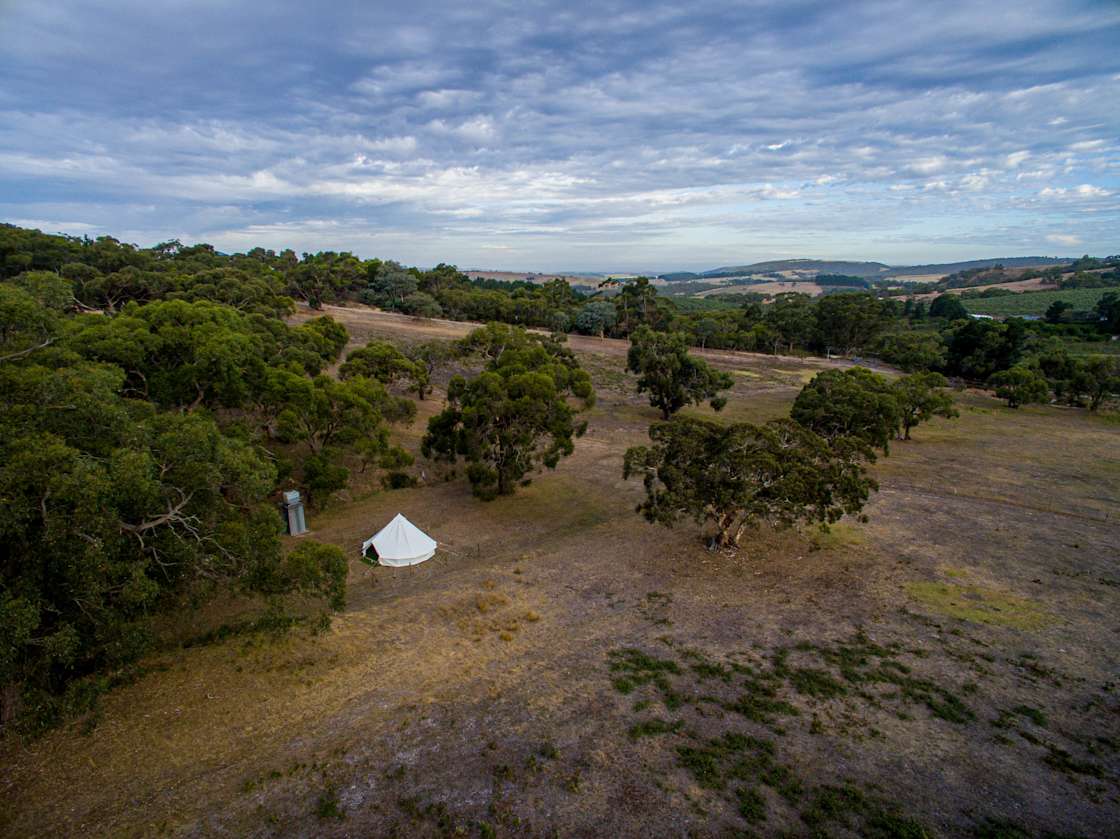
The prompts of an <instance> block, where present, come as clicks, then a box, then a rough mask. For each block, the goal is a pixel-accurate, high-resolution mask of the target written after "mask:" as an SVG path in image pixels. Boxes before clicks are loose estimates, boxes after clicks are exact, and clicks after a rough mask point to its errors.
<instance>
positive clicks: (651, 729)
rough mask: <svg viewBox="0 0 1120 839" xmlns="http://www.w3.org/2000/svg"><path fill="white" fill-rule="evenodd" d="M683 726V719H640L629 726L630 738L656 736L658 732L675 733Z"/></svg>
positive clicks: (638, 738) (637, 738)
mask: <svg viewBox="0 0 1120 839" xmlns="http://www.w3.org/2000/svg"><path fill="white" fill-rule="evenodd" d="M683 726H684V720H660V719H652V720H642V721H641V722H637V723H634V725H632V726H630V731H629V732H628V734H629V735H630V739H631V740H640V739H641V738H643V737H656V736H658V735H660V734H675V733H676V732H678V731H680V730H681V728H682V727H683Z"/></svg>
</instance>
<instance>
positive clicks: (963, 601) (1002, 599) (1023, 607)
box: [906, 582, 1056, 630]
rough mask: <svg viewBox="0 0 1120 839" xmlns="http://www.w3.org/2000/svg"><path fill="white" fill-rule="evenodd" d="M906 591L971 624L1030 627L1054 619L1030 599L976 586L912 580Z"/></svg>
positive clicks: (943, 612) (923, 603) (1033, 627)
mask: <svg viewBox="0 0 1120 839" xmlns="http://www.w3.org/2000/svg"><path fill="white" fill-rule="evenodd" d="M906 593H907V594H909V595H910V596H911V597H912V598H913V599H914V600H917V601H918V602H919V603H921V604H922V605H923V606H925V607H926V608H928V609H932V610H933V611H936V612H939V613H941V614H943V615H948V616H949V617H953V618H957V619H958V620H966V621H972V622H973V623H983V624H989V625H994V626H1007V627H1010V628H1012V629H1022V630H1032V629H1039V628H1041V627H1044V626H1047V625H1049V624H1052V623H1054V621H1055V620H1056V618H1055V616H1054V615H1052V614H1051V613H1049V612H1047V611H1046V610H1045V609H1044V608H1042V606H1040V605H1039V604H1038V603H1036V602H1034V601H1033V600H1027V599H1026V598H1025V597H1016V596H1014V595H1011V594H1007V593H1005V592H1001V591H997V590H995V589H990V588H983V587H981V586H977V585H957V584H955V583H939V582H911V583H907V584H906Z"/></svg>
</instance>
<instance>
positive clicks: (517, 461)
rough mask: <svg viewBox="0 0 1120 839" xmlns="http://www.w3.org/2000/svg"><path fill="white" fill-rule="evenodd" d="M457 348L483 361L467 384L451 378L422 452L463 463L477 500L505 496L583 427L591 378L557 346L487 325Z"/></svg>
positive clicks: (570, 444) (554, 458)
mask: <svg viewBox="0 0 1120 839" xmlns="http://www.w3.org/2000/svg"><path fill="white" fill-rule="evenodd" d="M463 346H464V348H466V349H468V350H473V351H474V352H475V353H477V354H478V355H481V356H482V357H483V358H485V359H487V361H486V366H485V369H484V370H483V371H482V372H481V373H480V374H479V375H477V376H475V377H474V378H472V379H469V380H468V379H466V378H464V377H462V376H456V377H454V378H453V379H452V380H451V383H450V386H449V387H448V392H447V401H448V405H447V408H445V409H444V410H443V411H442V412H441V413H439V414H437V415H436V416H434V417H432V418H431V420H430V421H429V423H428V432H427V434H426V435H425V436H424V439H423V441H422V444H421V450H422V452H423V454H424V456H425V457H430V458H433V459H437V460H445V461H448V462H451V463H454V462H456V461H457V460H458V459H460V458H462V459H463V460H465V461H466V462H467V464H468V466H467V477H468V478H469V479H470V482H471V486H472V489H473V491H474V493H475V495H477V496H478V497H480V498H483V499H486V500H489V499H492V498H495V497H496V496H498V495H508V494H510V493H512V492H513V491H514V488H515V486H516V484H517V483H518V482H521V481H523V480H524V479H525V478H526V476H527V475H529V474H530V473H531V472H532V471H534V470H536V469H539V468H541V467H548V468H555V467H556V465H557V463H558V462H559V461H560V458H562V457H566V456H568V455H570V454H571V453H572V451H573V450H574V438H575V437H578V436H581V435H582V434H583V432H584V430H585V429H586V423H585V422H579V421H577V419H576V415H577V411H578V406H573V405H572V404H570V402H569V399H578V400H580V401H581V402H582V406H583V407H590V405H591V404H592V403H593V401H594V391H593V390H592V388H591V380H590V377H588V375H587V373H586V372H585V371H584V370H582V369H581V368H580V366H579V363H578V362H577V361H576V359H575V356H574V355H573V354H572V353H571V351H570V350H568V349H567V348H566V347H564V346H563V345H562V344H561V343H559V342H558V341H555V340H553V339H549V338H543V337H541V336H537V335H532V334H530V333H527V332H525V331H524V330H521V329H510V328H509V327H504V326H501V325H494V324H492V325H491V326H488V327H485V328H483V329H479V330H476V331H475V332H473V333H471V335H469V336H468V337H467V338H466V339H465V340H464V341H463Z"/></svg>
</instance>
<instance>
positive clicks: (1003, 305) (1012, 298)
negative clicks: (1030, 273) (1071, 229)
mask: <svg viewBox="0 0 1120 839" xmlns="http://www.w3.org/2000/svg"><path fill="white" fill-rule="evenodd" d="M1110 291H1113V292H1120V289H1116V288H1071V289H1068V290H1066V291H1026V292H1023V293H1022V294H1008V295H1006V296H1004V297H987V298H977V299H972V300H970V299H967V298H965V299H962V300H961V302H962V303H964V307H965V308H966V309H968V311H969V312H971V313H972V314H974V315H1001V316H1005V317H1012V316H1015V315H1044V314H1046V309H1047V308H1048V307H1049V306H1050V304H1051V303H1053V302H1054V301H1055V300H1065V301H1066V302H1067V303H1072V304H1073V308H1074V310H1076V311H1079V312H1084V311H1090V310H1092V308H1093V307H1094V306H1096V305H1097V301H1098V300H1100V299H1101V297H1103V296H1104V295H1105V294H1107V293H1108V292H1110Z"/></svg>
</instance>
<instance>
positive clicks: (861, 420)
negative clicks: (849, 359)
mask: <svg viewBox="0 0 1120 839" xmlns="http://www.w3.org/2000/svg"><path fill="white" fill-rule="evenodd" d="M790 416H791V417H792V418H793V419H794V420H796V421H797V422H799V423H801V425H803V426H805V427H806V428H809V429H812V430H813V431H815V432H816V433H817V434H820V435H821V436H823V437H826V438H829V439H835V438H837V437H854V438H856V439H859V440H862V441H863V442H864V443H866V444H867V445H868V446H871V447H873V448H877V449H883V451H885V452H886V451H889V449H890V441H891V438H892V437H893V436H894V435H895V432H896V430H897V429H898V428H899V425H900V422H901V414H900V410H899V405H898V400H897V398H896V395H895V391H894V389H893V388H892V387H891V384H890V382H888V381H887V380H886V379H885V378H884V377H883V376H880V375H879V374H878V373H873V372H872V371H870V370H868V369H867V368H866V367H849V368H848V369H846V370H825V371H824V372H821V373H817V375H815V376H814V377H813V378H812V380H811V381H810V382H809V383H808V384H807V385H805V387H803V388H802V389H801V392H800V393H799V394H798V395H797V399H796V400H794V403H793V408H792V409H791V410H790Z"/></svg>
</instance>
